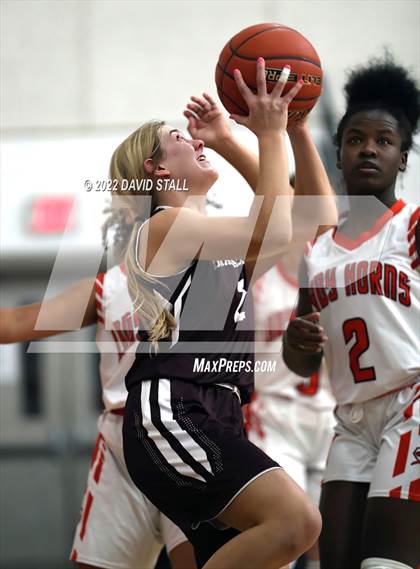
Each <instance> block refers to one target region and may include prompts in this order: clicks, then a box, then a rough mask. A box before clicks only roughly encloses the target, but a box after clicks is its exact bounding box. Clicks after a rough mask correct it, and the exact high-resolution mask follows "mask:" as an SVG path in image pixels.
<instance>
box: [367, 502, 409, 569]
mask: <svg viewBox="0 0 420 569" xmlns="http://www.w3.org/2000/svg"><path fill="white" fill-rule="evenodd" d="M419 536H420V509H419V502H418V501H411V500H399V499H395V498H369V499H368V500H367V506H366V514H365V524H364V531H363V544H362V559H368V558H369V557H379V558H383V559H395V560H396V561H399V562H401V563H405V564H406V565H408V566H409V567H417V565H418V563H419V561H420V540H419Z"/></svg>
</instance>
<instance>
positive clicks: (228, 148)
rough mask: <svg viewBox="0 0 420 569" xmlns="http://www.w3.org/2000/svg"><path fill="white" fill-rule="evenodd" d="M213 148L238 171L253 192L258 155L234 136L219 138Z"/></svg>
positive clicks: (255, 183)
mask: <svg viewBox="0 0 420 569" xmlns="http://www.w3.org/2000/svg"><path fill="white" fill-rule="evenodd" d="M213 149H214V150H215V152H217V153H218V154H220V156H222V157H223V158H224V159H225V160H226V161H227V162H229V164H231V165H232V166H233V167H234V168H235V169H236V170H237V171H238V172H239V174H240V175H241V176H242V177H243V178H244V179H245V180H246V181H247V182H248V184H249V185H250V187H251V189H252V191H254V192H255V189H256V187H257V182H258V156H256V155H255V154H254V153H253V152H251V150H249V149H248V148H246V147H245V146H244V145H242V144H241V143H240V142H239V141H238V140H237V139H236V138H235V137H234V136H230V137H229V138H225V139H223V140H221V141H220V142H219V143H218V144H217V145H214V146H213Z"/></svg>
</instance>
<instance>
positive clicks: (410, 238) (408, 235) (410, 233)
mask: <svg viewBox="0 0 420 569" xmlns="http://www.w3.org/2000/svg"><path fill="white" fill-rule="evenodd" d="M415 234H416V226H414V227H412V228H411V229H410V230H409V231H408V233H407V241H408V242H409V243H410V241H411V240H412V239H413V237H414V235H415Z"/></svg>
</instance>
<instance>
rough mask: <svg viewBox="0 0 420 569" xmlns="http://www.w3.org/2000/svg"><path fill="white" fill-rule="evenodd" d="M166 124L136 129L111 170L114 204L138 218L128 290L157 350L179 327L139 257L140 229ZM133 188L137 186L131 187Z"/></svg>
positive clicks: (128, 261) (114, 157) (129, 248)
mask: <svg viewBox="0 0 420 569" xmlns="http://www.w3.org/2000/svg"><path fill="white" fill-rule="evenodd" d="M164 124H165V123H164V122H162V121H150V122H148V123H146V124H144V125H143V126H141V127H140V128H139V129H137V130H136V131H135V132H133V133H132V134H131V135H130V136H129V137H128V138H126V139H125V140H124V141H123V142H122V143H121V144H120V145H119V146H118V148H117V149H116V150H115V152H114V154H113V155H112V158H111V164H110V169H109V177H110V178H111V180H112V181H113V184H115V185H116V186H113V187H114V192H113V206H114V207H117V208H124V209H126V210H127V211H128V214H129V215H130V216H131V217H133V218H135V219H136V221H135V223H134V225H133V229H132V232H131V235H130V238H129V241H128V245H127V250H126V254H125V266H126V272H127V284H128V291H129V293H130V296H131V299H132V301H133V307H134V312H135V313H137V315H138V317H139V320H140V322H142V324H143V325H144V328H145V329H146V330H148V335H149V340H150V342H151V344H152V346H153V347H154V348H155V350H156V349H157V344H158V342H159V340H162V339H164V338H167V337H168V336H169V335H170V334H171V331H172V330H174V329H175V328H176V320H175V318H174V317H173V316H172V314H171V313H170V312H169V310H168V308H167V307H166V306H164V299H163V298H162V297H160V295H158V294H156V293H155V292H154V290H153V286H151V285H153V284H155V283H159V280H158V279H157V278H154V277H152V276H151V275H149V274H148V273H146V271H144V270H143V269H142V267H141V266H140V264H139V260H138V257H137V240H138V237H139V236H138V232H139V230H140V226H141V224H142V223H143V222H144V221H146V220H147V219H148V218H149V217H150V213H151V208H152V204H153V188H152V191H151V192H150V191H147V190H145V189H143V187H144V186H143V185H141V183H139V182H141V181H142V180H150V179H151V180H152V181H153V182H154V180H153V176H152V175H150V174H148V173H147V172H146V170H145V168H144V161H145V160H147V159H148V158H152V160H153V161H154V163H155V164H157V163H158V161H159V160H161V159H162V157H163V151H162V149H161V146H160V138H159V135H160V131H161V129H162V126H163V125H164ZM133 187H136V188H137V189H131V188H133ZM124 188H129V189H127V190H124ZM150 194H152V195H150Z"/></svg>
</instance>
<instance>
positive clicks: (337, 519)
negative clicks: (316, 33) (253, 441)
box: [284, 59, 420, 569]
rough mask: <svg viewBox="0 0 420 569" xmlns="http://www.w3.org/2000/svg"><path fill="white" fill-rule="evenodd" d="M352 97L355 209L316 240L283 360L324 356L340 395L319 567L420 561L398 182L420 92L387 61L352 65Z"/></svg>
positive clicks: (348, 179)
mask: <svg viewBox="0 0 420 569" xmlns="http://www.w3.org/2000/svg"><path fill="white" fill-rule="evenodd" d="M346 93H347V98H348V109H347V112H346V114H345V115H344V117H343V118H342V120H341V122H340V124H339V127H338V131H337V146H338V162H337V165H338V167H339V168H340V169H342V171H343V177H344V181H345V184H346V188H347V193H348V194H349V196H350V199H349V210H348V212H347V213H346V215H344V216H342V218H341V219H340V221H339V224H338V226H337V227H336V228H330V229H328V230H327V231H326V232H325V233H323V234H322V235H320V236H318V238H317V239H316V240H315V242H314V243H313V245H312V247H309V248H308V251H307V254H306V255H305V259H304V263H303V267H302V280H303V282H302V283H301V287H302V288H301V290H300V300H299V306H298V315H299V316H300V318H297V319H296V320H294V321H292V322H291V323H290V324H289V326H288V330H287V334H286V335H285V340H284V346H285V347H284V358H285V361H286V363H287V365H288V366H289V367H290V368H291V369H293V370H294V371H295V372H296V373H299V374H300V375H303V376H305V375H309V374H310V373H313V371H315V370H316V369H318V367H319V365H320V363H321V359H322V355H323V354H324V355H325V359H326V363H327V366H328V369H329V373H330V380H331V385H332V389H333V392H334V395H335V397H336V398H337V401H338V407H337V409H336V418H337V427H336V429H335V438H334V441H333V443H332V446H331V449H330V453H329V458H328V462H327V467H326V473H325V477H324V485H323V489H322V496H321V513H322V515H323V532H322V534H321V538H320V549H321V567H322V568H323V569H324V568H325V569H327V568H328V569H331V568H332V567H334V569H347V568H349V567H359V566H360V563H361V567H362V569H374V568H375V569H379V568H381V569H383V568H385V569H387V568H391V567H392V568H400V569H402V568H407V567H412V568H416V567H417V565H418V563H419V561H420V542H419V540H418V536H419V535H420V509H419V503H418V502H419V501H420V438H419V434H420V409H419V406H420V383H419V374H420V359H419V352H418V346H419V322H420V276H419V250H420V225H419V212H420V209H419V207H418V206H417V205H414V204H406V203H404V201H402V200H397V199H396V197H395V181H396V178H397V175H398V173H399V172H403V171H404V170H405V168H406V164H407V155H408V150H409V149H410V147H411V145H412V136H413V132H414V131H415V129H416V128H417V124H418V119H419V115H420V91H419V89H418V87H417V86H416V84H415V81H414V80H413V79H412V78H411V77H410V76H409V74H408V72H407V71H406V70H405V69H403V68H401V67H399V66H397V65H396V64H395V63H393V62H392V60H389V59H386V60H384V61H381V62H374V63H372V64H371V65H369V66H368V67H366V68H364V69H360V70H358V71H356V72H354V73H353V74H352V76H351V77H350V80H349V82H348V84H347V86H346ZM369 196H370V197H369Z"/></svg>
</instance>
